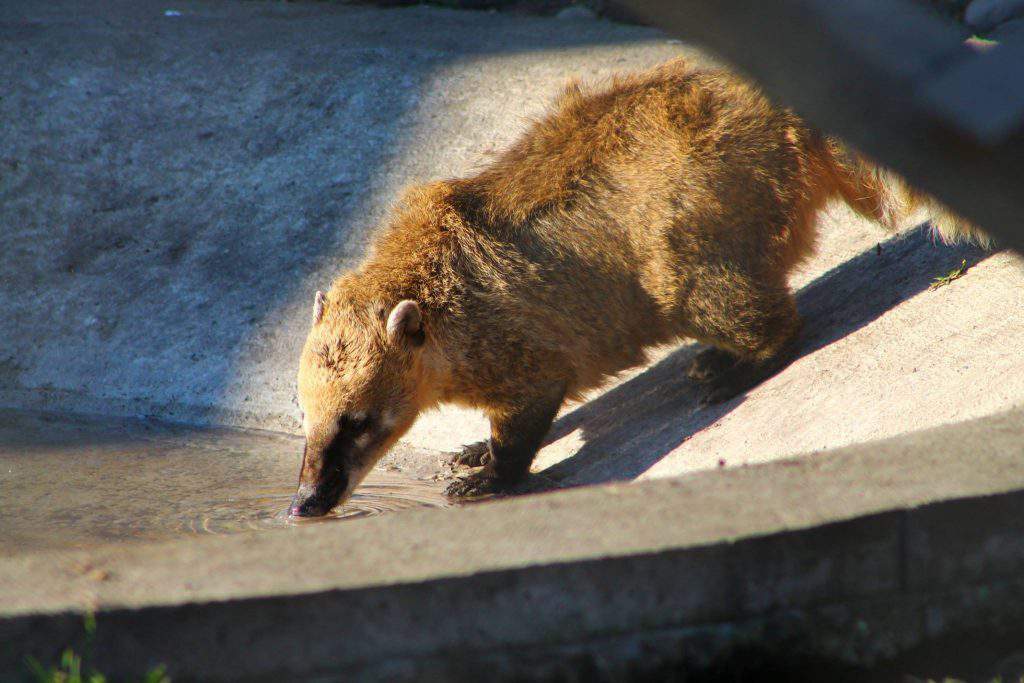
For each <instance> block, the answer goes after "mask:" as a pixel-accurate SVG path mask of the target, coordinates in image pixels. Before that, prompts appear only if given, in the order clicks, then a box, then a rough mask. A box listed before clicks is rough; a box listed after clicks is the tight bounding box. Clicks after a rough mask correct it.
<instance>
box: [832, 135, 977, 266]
mask: <svg viewBox="0 0 1024 683" xmlns="http://www.w3.org/2000/svg"><path fill="white" fill-rule="evenodd" d="M820 156H821V158H822V162H823V163H824V164H825V166H826V169H825V175H826V176H828V177H827V180H826V182H829V183H830V184H831V186H832V187H830V188H829V189H830V190H831V192H830V194H838V195H839V196H840V197H842V198H843V200H844V201H845V202H846V203H847V204H849V205H850V207H851V208H852V209H853V210H854V211H856V212H857V213H859V214H861V215H862V216H865V217H867V218H871V219H874V220H876V221H878V222H879V223H881V224H882V225H884V226H886V227H887V228H891V229H896V228H898V227H899V225H900V222H901V221H902V220H903V219H905V218H907V217H908V216H909V215H910V214H911V213H912V212H913V211H915V210H917V209H918V208H924V209H925V210H926V211H927V212H928V213H929V214H930V218H931V226H932V235H933V236H934V237H935V238H936V239H937V240H941V241H942V242H944V243H946V244H955V243H957V242H964V241H968V242H974V243H975V244H978V245H980V246H982V247H985V248H989V247H991V246H992V238H991V237H989V236H988V234H986V233H985V232H984V231H982V230H981V229H980V228H978V226H976V225H974V224H973V223H971V222H970V221H968V220H966V219H964V218H961V217H960V216H958V215H956V214H955V213H953V212H952V211H951V210H949V209H948V208H946V207H945V206H944V205H943V204H942V203H941V202H939V201H938V200H937V199H935V198H934V197H932V196H930V195H927V194H924V193H923V192H919V191H917V190H915V189H914V188H912V187H910V186H909V185H908V184H907V182H906V181H905V180H903V178H901V177H900V176H898V175H896V174H895V173H893V172H892V171H890V170H888V169H886V168H883V167H881V166H876V165H875V164H873V163H871V162H870V161H868V160H867V159H865V158H864V157H862V156H860V155H859V154H857V153H855V152H853V151H851V150H849V149H848V148H847V147H846V146H844V145H843V144H842V143H840V142H839V141H838V140H835V139H833V138H824V139H822V140H821V149H820Z"/></svg>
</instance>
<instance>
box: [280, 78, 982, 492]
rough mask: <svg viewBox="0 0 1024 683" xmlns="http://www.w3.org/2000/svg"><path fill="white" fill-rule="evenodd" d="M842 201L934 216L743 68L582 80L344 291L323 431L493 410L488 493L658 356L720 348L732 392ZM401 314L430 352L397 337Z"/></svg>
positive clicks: (306, 397)
mask: <svg viewBox="0 0 1024 683" xmlns="http://www.w3.org/2000/svg"><path fill="white" fill-rule="evenodd" d="M834 197H838V198H841V199H843V200H845V201H846V202H847V203H849V204H850V205H851V206H853V207H854V208H855V209H856V210H858V211H860V212H861V213H864V214H866V215H869V216H871V217H873V218H876V219H878V220H880V221H882V222H883V223H885V224H887V225H893V224H894V223H895V221H896V220H897V219H899V218H902V217H903V215H904V214H905V213H906V212H907V211H909V210H910V208H911V205H912V204H913V203H914V202H915V201H916V202H921V201H931V200H927V198H924V197H923V196H922V195H919V194H917V193H914V192H912V191H911V190H909V189H907V188H906V186H905V185H904V184H903V183H902V182H901V181H899V180H898V179H896V178H895V176H892V175H891V174H889V173H887V172H885V171H881V170H879V169H877V168H876V167H874V166H871V165H870V164H869V163H868V162H866V161H864V160H863V159H860V158H858V157H856V156H854V155H852V154H851V153H849V152H847V151H846V150H844V149H843V148H842V147H841V146H840V145H839V144H838V143H836V142H835V141H833V140H830V139H827V138H825V137H823V136H822V135H820V134H818V133H816V132H815V131H813V130H811V129H810V128H809V127H808V126H807V125H806V124H805V123H804V122H803V121H801V120H800V119H799V118H798V117H797V116H796V115H795V114H793V113H792V112H790V111H787V110H784V109H779V108H776V107H774V106H772V105H771V104H770V103H769V102H768V101H767V100H766V99H765V98H764V97H763V96H762V95H761V93H760V92H758V91H757V90H756V89H755V88H753V87H752V86H750V85H749V84H747V83H745V82H743V81H741V80H739V79H737V78H736V77H734V76H732V75H729V74H727V73H723V72H717V71H702V70H697V69H694V68H691V67H690V66H689V65H687V64H686V63H685V62H683V61H675V62H671V63H669V64H666V65H664V66H662V67H660V68H657V69H655V70H653V71H650V72H647V73H643V74H639V75H633V76H627V77H622V78H618V79H615V80H614V81H613V82H612V83H611V84H610V85H607V86H605V87H601V88H596V89H593V90H589V91H588V90H584V89H583V88H581V87H580V86H578V85H571V86H570V87H568V88H567V89H566V90H565V92H564V93H563V94H562V95H561V97H559V98H558V100H557V102H556V103H555V105H554V107H553V109H552V111H551V112H550V114H549V115H548V116H547V117H546V118H544V119H543V120H542V121H540V122H538V123H536V124H535V125H533V126H532V127H531V128H530V130H529V131H528V132H527V133H526V134H525V135H523V136H522V137H521V138H520V139H519V141H518V142H516V143H515V144H514V145H513V146H512V147H511V148H510V149H508V150H507V151H506V152H504V153H503V154H501V155H500V156H499V157H497V158H496V159H495V160H494V161H493V162H492V163H491V164H490V165H488V166H487V167H486V168H484V169H483V170H482V171H481V172H479V173H478V174H476V175H474V176H471V177H468V178H465V179H461V180H451V181H446V182H438V183H434V184H431V185H426V186H423V187H418V188H414V189H413V190H411V191H410V192H409V193H408V194H407V195H406V196H405V197H404V198H403V199H402V201H401V202H400V204H399V207H398V209H397V211H396V212H395V214H394V216H393V218H392V220H391V221H390V223H389V225H388V226H387V227H386V228H385V229H384V230H383V231H382V232H381V233H380V234H379V235H377V237H376V239H375V241H374V244H373V248H372V251H371V253H370V254H369V255H368V257H367V258H366V260H365V262H364V263H363V264H362V265H361V266H360V267H359V268H358V269H357V270H355V271H353V272H350V273H347V274H345V275H342V276H341V277H340V278H339V279H338V280H337V281H335V283H334V285H333V286H332V287H331V290H330V291H329V292H328V294H327V296H326V301H325V303H324V311H323V319H322V321H321V322H319V323H318V324H316V325H314V328H313V330H312V331H311V333H310V337H309V340H308V341H307V344H306V348H305V350H304V352H303V356H302V361H301V369H300V375H299V385H300V402H301V403H302V405H303V407H304V409H305V410H306V414H307V417H308V418H311V419H310V420H307V422H308V429H307V434H311V435H312V436H313V437H314V438H315V437H316V433H317V429H319V427H318V425H319V423H320V422H322V421H325V420H327V421H330V420H334V419H336V418H337V416H338V415H339V414H343V413H345V412H346V411H349V412H351V411H353V410H358V411H378V412H379V411H381V410H384V409H388V410H391V411H392V412H393V413H394V414H395V415H397V416H398V417H396V418H395V420H394V421H395V427H394V428H393V429H392V430H391V431H390V432H389V436H388V439H387V442H388V443H390V442H393V441H394V439H395V438H397V437H398V435H399V434H400V433H401V432H402V431H404V430H405V428H407V427H408V426H409V425H410V424H411V423H412V420H413V419H414V417H415V415H416V414H417V413H418V412H419V411H421V410H423V409H426V408H429V407H431V406H433V405H435V404H437V403H440V402H454V403H458V404H462V405H466V406H472V407H475V408H479V409H482V410H483V411H484V412H485V413H486V414H487V415H489V416H490V418H491V423H492V435H491V436H492V439H491V448H490V450H491V461H492V462H491V464H489V465H488V467H487V468H486V470H485V471H484V472H483V473H480V474H478V475H477V476H476V478H475V479H473V480H472V481H473V484H472V485H470V486H467V487H464V488H463V489H462V490H461V491H460V492H469V493H472V492H476V491H478V490H487V489H488V488H494V487H497V486H499V485H500V484H502V483H503V482H511V481H513V480H516V479H518V478H521V477H522V476H523V475H525V472H526V468H528V466H529V460H530V459H532V457H533V454H534V451H535V450H536V448H537V446H539V443H540V439H541V438H542V437H543V434H544V431H546V430H547V428H548V426H549V424H550V421H551V419H552V418H553V416H554V412H555V411H556V410H557V407H558V405H560V404H561V403H562V401H563V400H564V399H565V398H566V397H568V398H578V397H580V396H581V395H582V394H583V392H585V391H587V390H588V389H591V388H593V387H595V386H597V385H599V384H601V383H602V382H603V381H604V380H605V379H606V378H608V377H609V376H610V375H613V374H615V373H617V372H620V371H621V370H624V369H626V368H629V367H631V366H634V365H637V364H638V363H641V362H643V360H644V358H645V350H646V349H647V348H649V347H651V346H653V345H658V344H664V343H668V342H672V341H675V340H677V339H680V338H692V339H696V340H699V341H702V342H705V343H707V344H710V345H712V346H713V347H715V348H717V349H720V350H723V351H725V352H726V353H725V354H723V353H721V352H719V353H717V354H711V355H709V356H706V357H704V358H703V359H702V361H701V363H699V364H698V367H695V368H694V371H693V376H694V377H696V378H698V379H707V378H708V375H709V374H711V373H713V372H717V373H718V375H719V376H724V377H725V378H726V379H725V383H724V385H723V386H720V387H719V392H718V394H717V395H714V396H713V397H714V398H719V399H720V398H724V397H726V396H728V395H730V394H734V393H736V391H739V390H742V389H743V388H745V387H746V386H748V385H749V384H750V383H752V382H755V381H757V380H759V379H761V378H763V376H764V375H765V374H767V373H769V372H770V371H772V370H774V369H777V367H779V365H780V364H782V363H784V362H785V358H786V355H787V352H788V351H789V350H790V349H792V345H793V342H794V340H795V338H796V336H797V335H798V332H799V329H800V320H799V317H798V316H797V312H796V306H795V304H794V299H793V296H792V294H791V292H790V290H789V287H788V283H787V278H788V275H789V273H790V272H791V271H792V270H793V268H794V267H795V266H796V265H797V264H799V263H800V262H801V261H802V260H804V259H805V258H807V257H808V256H809V255H810V254H811V253H812V251H813V249H814V244H815V240H816V218H817V215H818V213H819V210H820V209H821V208H822V207H823V206H824V205H825V203H826V202H827V201H828V200H829V199H831V198H834ZM963 232H966V233H969V232H970V229H968V230H966V231H963ZM955 234H957V233H954V234H953V235H954V236H955ZM401 300H412V301H414V302H416V303H417V304H418V305H419V308H420V310H421V314H422V334H423V336H424V343H423V344H422V345H419V346H413V345H410V344H402V343H398V344H389V343H388V342H387V335H386V332H385V326H386V320H387V318H388V315H389V312H390V311H391V310H392V309H393V308H394V307H395V306H396V304H397V303H398V302H399V301H401ZM537 432H540V434H539V436H537V434H536V433H537ZM382 443H383V442H382ZM531 449H532V450H531ZM502 454H504V455H502ZM374 457H379V452H378V453H377V454H375V456H374ZM485 459H486V458H485ZM502 463H506V464H505V465H503V464H502ZM503 467H504V469H502V468H503ZM311 476H312V475H311Z"/></svg>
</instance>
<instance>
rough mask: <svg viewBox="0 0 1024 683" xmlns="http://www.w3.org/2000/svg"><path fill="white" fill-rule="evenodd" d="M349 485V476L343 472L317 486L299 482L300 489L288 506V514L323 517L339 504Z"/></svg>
mask: <svg viewBox="0 0 1024 683" xmlns="http://www.w3.org/2000/svg"><path fill="white" fill-rule="evenodd" d="M347 486H348V477H347V476H345V474H344V473H343V472H338V473H337V474H336V476H333V477H331V479H330V480H329V481H327V482H324V483H322V484H318V485H316V486H314V485H311V484H299V490H298V491H296V492H295V495H294V496H293V497H292V502H291V505H289V506H288V514H289V515H290V516H292V517H323V516H324V515H326V514H327V513H328V512H330V511H331V510H333V509H334V506H335V505H337V504H338V501H339V500H340V499H341V494H343V493H344V492H345V489H346V487H347Z"/></svg>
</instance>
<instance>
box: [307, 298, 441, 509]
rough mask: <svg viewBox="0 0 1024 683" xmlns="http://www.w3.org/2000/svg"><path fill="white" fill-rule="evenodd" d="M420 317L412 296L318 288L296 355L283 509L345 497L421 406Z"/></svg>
mask: <svg viewBox="0 0 1024 683" xmlns="http://www.w3.org/2000/svg"><path fill="white" fill-rule="evenodd" d="M424 340H425V331H424V321H423V315H422V312H421V310H420V307H419V306H418V305H417V304H416V302H414V301H410V300H403V301H398V302H395V303H393V304H391V305H390V306H389V305H385V304H382V303H373V304H356V303H353V302H352V301H349V300H347V299H346V297H345V294H344V288H343V287H341V288H339V287H335V289H334V290H332V293H331V295H330V297H329V298H328V297H325V295H324V294H323V293H322V292H317V294H316V301H315V304H314V308H313V327H312V329H311V330H310V332H309V336H308V337H307V339H306V344H305V347H304V348H303V350H302V356H301V359H300V361H299V383H298V390H299V393H298V398H299V407H300V408H301V409H302V429H303V431H304V432H305V436H306V445H305V449H304V452H303V457H302V470H301V472H300V474H299V488H298V491H297V492H296V494H295V497H294V498H293V499H292V504H291V507H290V509H289V513H290V514H292V515H295V516H300V517H315V516H319V515H324V514H326V513H327V512H329V511H330V510H331V508H333V507H334V506H335V505H337V504H339V503H341V502H344V501H345V500H346V499H347V498H348V497H349V496H350V495H351V494H352V490H353V489H354V488H355V487H356V486H357V485H358V484H359V483H360V482H361V481H362V480H363V478H364V477H365V476H366V474H367V473H368V472H369V471H370V469H372V468H373V466H374V465H375V464H376V463H377V461H378V460H379V459H380V458H381V456H382V455H384V453H385V452H387V450H388V448H390V447H391V445H392V444H394V442H395V441H396V440H397V439H398V438H399V437H400V436H401V435H402V434H404V433H405V431H406V430H407V429H409V427H410V426H412V423H413V422H414V421H415V419H416V415H417V414H418V413H419V411H420V409H421V407H422V405H423V404H422V380H423V377H422V374H423V358H422V355H423V346H424Z"/></svg>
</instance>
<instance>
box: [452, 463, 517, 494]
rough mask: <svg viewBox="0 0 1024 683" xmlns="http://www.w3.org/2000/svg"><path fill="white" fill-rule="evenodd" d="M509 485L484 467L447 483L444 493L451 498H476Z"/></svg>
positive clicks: (497, 491) (505, 488)
mask: <svg viewBox="0 0 1024 683" xmlns="http://www.w3.org/2000/svg"><path fill="white" fill-rule="evenodd" d="M508 488H509V486H508V485H507V484H506V483H504V482H503V481H502V480H501V479H500V478H499V477H498V476H496V475H495V474H494V473H493V472H488V471H487V470H486V469H485V470H482V471H480V472H474V473H473V474H469V475H466V476H465V477H460V478H458V479H456V480H455V481H453V482H452V483H451V484H449V485H448V488H446V489H445V491H444V493H445V495H446V496H449V497H451V498H478V497H480V496H488V495H493V494H495V493H501V492H503V491H506V490H508Z"/></svg>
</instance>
